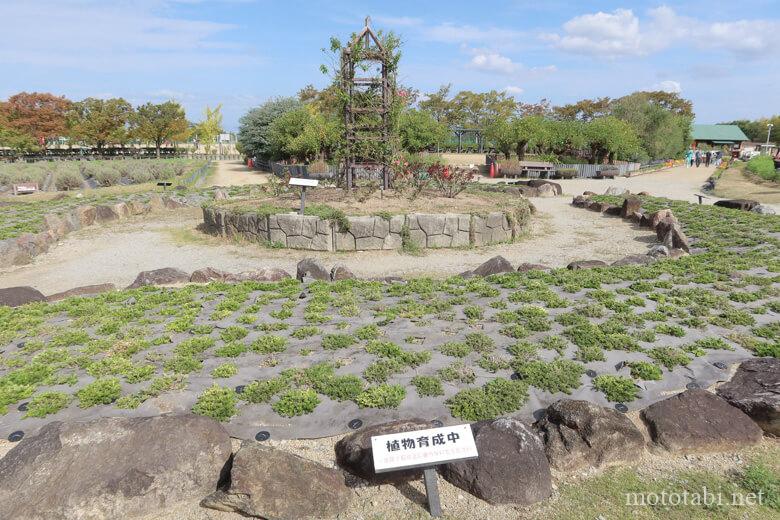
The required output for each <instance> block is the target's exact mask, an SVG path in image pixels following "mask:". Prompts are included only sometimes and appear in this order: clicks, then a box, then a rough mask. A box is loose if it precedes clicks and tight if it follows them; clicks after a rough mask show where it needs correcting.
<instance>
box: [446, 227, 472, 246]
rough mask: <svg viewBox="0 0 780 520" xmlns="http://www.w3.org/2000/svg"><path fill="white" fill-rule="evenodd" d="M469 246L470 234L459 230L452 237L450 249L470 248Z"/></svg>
mask: <svg viewBox="0 0 780 520" xmlns="http://www.w3.org/2000/svg"><path fill="white" fill-rule="evenodd" d="M468 246H469V232H468V231H460V230H458V232H457V233H455V236H453V237H452V243H451V244H450V247H468Z"/></svg>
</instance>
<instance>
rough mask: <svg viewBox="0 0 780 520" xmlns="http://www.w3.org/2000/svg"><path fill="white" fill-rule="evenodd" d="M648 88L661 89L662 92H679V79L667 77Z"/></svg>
mask: <svg viewBox="0 0 780 520" xmlns="http://www.w3.org/2000/svg"><path fill="white" fill-rule="evenodd" d="M650 90H661V91H663V92H669V93H670V94H680V93H681V92H682V86H681V85H680V82H679V81H673V80H671V79H667V80H664V81H659V82H658V83H656V84H655V85H653V86H651V87H650Z"/></svg>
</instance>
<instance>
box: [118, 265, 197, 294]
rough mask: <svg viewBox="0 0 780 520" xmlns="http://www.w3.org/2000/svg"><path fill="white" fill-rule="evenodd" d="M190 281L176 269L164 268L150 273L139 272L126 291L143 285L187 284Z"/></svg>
mask: <svg viewBox="0 0 780 520" xmlns="http://www.w3.org/2000/svg"><path fill="white" fill-rule="evenodd" d="M189 281H190V275H189V274H187V273H185V272H184V271H182V270H181V269H176V268H175V267H164V268H162V269H154V270H152V271H141V272H140V273H138V276H136V278H135V281H134V282H133V283H131V284H130V285H129V286H128V287H127V288H128V289H137V288H138V287H144V286H145V285H173V284H177V283H187V282H189Z"/></svg>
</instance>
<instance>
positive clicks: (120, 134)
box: [68, 98, 133, 150]
mask: <svg viewBox="0 0 780 520" xmlns="http://www.w3.org/2000/svg"><path fill="white" fill-rule="evenodd" d="M132 114H133V107H132V105H130V103H128V102H127V101H125V100H124V99H122V98H115V99H97V98H87V99H84V100H82V101H78V102H76V103H74V104H73V106H72V107H71V109H70V110H69V112H68V126H69V128H70V135H71V137H73V138H74V139H76V140H79V141H83V142H85V143H87V144H90V145H93V146H95V147H96V148H97V149H98V150H101V149H102V148H103V147H104V146H106V145H108V144H124V143H126V142H127V140H128V138H129V128H128V123H129V122H130V118H131V116H132Z"/></svg>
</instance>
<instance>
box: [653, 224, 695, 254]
mask: <svg viewBox="0 0 780 520" xmlns="http://www.w3.org/2000/svg"><path fill="white" fill-rule="evenodd" d="M659 227H660V226H659ZM663 244H664V245H665V246H666V247H668V248H669V250H670V253H671V251H672V250H674V249H681V250H683V251H685V252H686V253H689V252H690V251H691V246H690V245H689V244H688V237H687V236H686V235H685V233H684V232H683V230H682V228H681V227H680V226H679V224H675V225H674V226H672V227H671V229H669V231H667V232H666V235H664V238H663Z"/></svg>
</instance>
